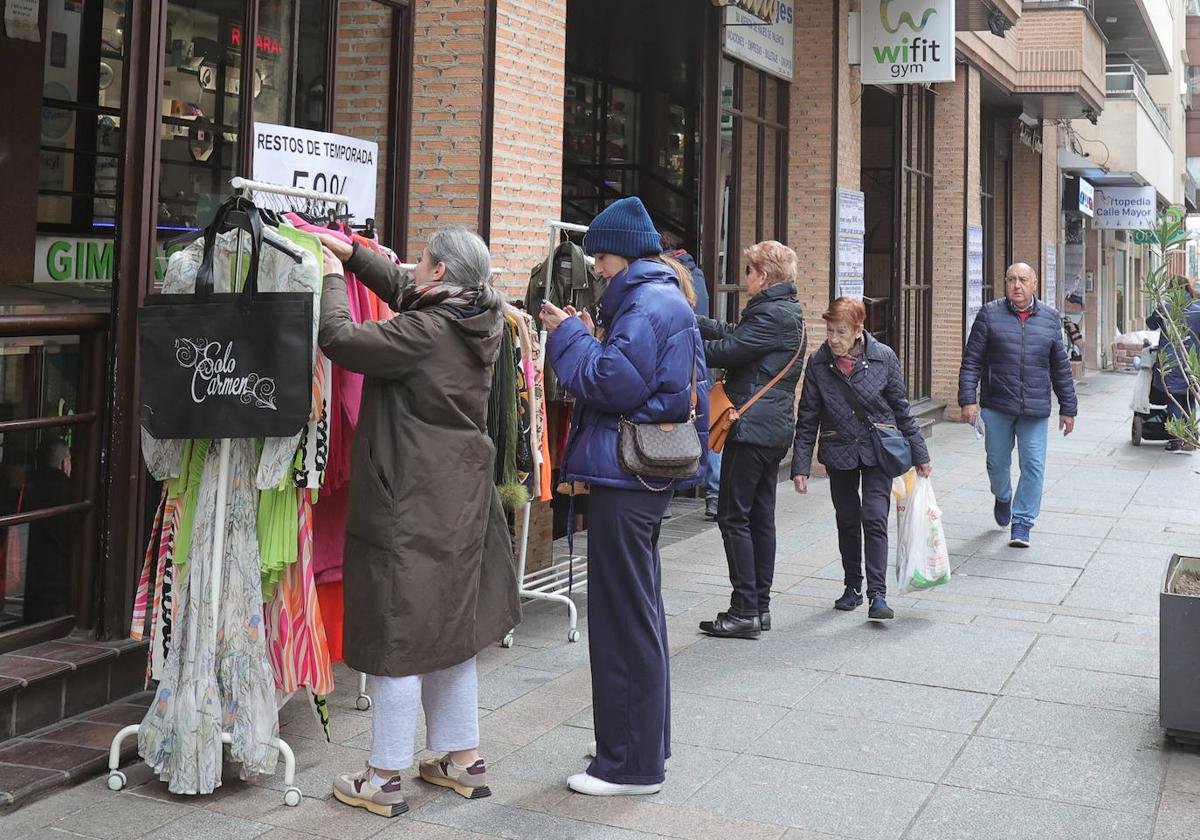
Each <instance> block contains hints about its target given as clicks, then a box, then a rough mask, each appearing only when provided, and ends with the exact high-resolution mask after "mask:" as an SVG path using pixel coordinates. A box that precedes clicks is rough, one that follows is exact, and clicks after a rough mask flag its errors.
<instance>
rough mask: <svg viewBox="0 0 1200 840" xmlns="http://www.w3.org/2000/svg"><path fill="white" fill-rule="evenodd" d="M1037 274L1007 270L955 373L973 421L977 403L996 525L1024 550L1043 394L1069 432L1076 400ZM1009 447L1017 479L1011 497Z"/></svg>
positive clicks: (1038, 487) (1044, 409)
mask: <svg viewBox="0 0 1200 840" xmlns="http://www.w3.org/2000/svg"><path fill="white" fill-rule="evenodd" d="M1037 285H1038V278H1037V273H1036V272H1035V271H1034V270H1033V268H1031V267H1030V266H1028V265H1026V264H1025V263H1016V264H1015V265H1012V266H1010V267H1009V269H1008V271H1007V273H1006V274H1005V278H1004V287H1005V295H1006V296H1005V297H1004V298H1001V299H1000V300H994V301H992V302H991V303H989V304H987V305H986V306H984V307H983V308H982V309H981V310H979V314H978V315H977V316H976V318H975V324H974V325H973V326H972V327H971V336H970V338H969V339H967V346H966V349H965V350H963V360H962V368H961V369H960V370H959V372H958V404H959V405H960V406H961V407H962V416H963V420H964V421H965V422H967V423H972V424H974V423H975V421H976V418H977V417H978V415H979V412H980V408H979V406H980V405H982V406H983V409H982V413H983V422H984V428H985V439H984V447H985V448H986V450H987V469H988V477H989V478H990V479H991V485H992V495H993V496H995V497H996V503H995V506H994V509H993V512H994V514H995V517H996V524H997V525H999V526H1000V527H1001V528H1003V527H1006V526H1008V525H1009V524H1010V523H1011V525H1012V532H1011V540H1010V541H1009V545H1011V546H1013V547H1014V548H1028V547H1029V532H1030V529H1032V528H1033V523H1034V520H1035V519H1037V515H1038V513H1039V512H1040V510H1041V506H1042V482H1043V477H1044V475H1045V468H1046V433H1047V422H1046V418H1048V417H1049V416H1050V409H1051V403H1050V392H1051V390H1053V392H1054V394H1055V395H1056V396H1057V397H1058V414H1059V418H1058V425H1059V428H1060V429H1062V430H1063V434H1064V435H1069V434H1071V432H1072V431H1074V430H1075V415H1076V414H1077V412H1078V402H1077V400H1076V399H1075V381H1074V379H1072V377H1071V363H1070V362H1069V361H1068V360H1067V351H1066V348H1065V347H1064V346H1063V341H1062V324H1061V321H1060V320H1059V316H1058V313H1057V312H1055V311H1054V309H1053V308H1051V307H1050V306H1047V305H1046V304H1044V303H1042V302H1041V301H1039V300H1038V299H1037V296H1036V292H1037ZM1014 442H1015V443H1016V446H1017V452H1018V455H1019V457H1020V465H1021V478H1020V481H1019V482H1018V483H1017V493H1016V495H1015V496H1014V495H1013V492H1012V472H1011V470H1012V450H1013V444H1014Z"/></svg>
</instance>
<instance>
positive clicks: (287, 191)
mask: <svg viewBox="0 0 1200 840" xmlns="http://www.w3.org/2000/svg"><path fill="white" fill-rule="evenodd" d="M229 183H230V186H231V187H233V189H234V190H235V191H237V192H253V193H269V194H273V195H285V196H291V197H293V198H303V199H307V200H308V201H314V202H321V203H325V204H332V205H333V206H334V209H335V211H336V209H337V208H338V207H342V208H347V207H349V202H348V201H347V200H346V198H345V197H344V196H340V195H333V194H332V193H320V192H314V191H312V190H302V189H298V188H296V187H284V186H280V185H279V184H269V183H266V182H265V181H251V180H249V179H246V178H234V179H233V180H232V181H230V182H229ZM241 236H242V234H241V231H238V249H237V265H236V268H235V271H234V275H233V276H234V277H241V275H242V249H241ZM230 446H231V444H230V440H229V438H222V439H221V454H220V460H219V461H218V467H217V500H216V510H215V511H214V515H213V518H214V519H215V520H216V522H217V523H218V526H217V528H216V530H215V533H214V534H213V552H212V562H213V569H212V590H213V596H212V613H213V616H212V617H213V627H212V632H213V637H214V638H213V647H214V649H215V648H216V637H217V633H218V628H219V626H220V623H221V621H220V619H221V575H222V572H223V560H222V558H223V555H224V553H225V518H226V507H227V505H228V496H229V460H230ZM364 679H365V677H364ZM368 703H369V700H368ZM140 729H141V725H140V724H133V725H131V726H126V727H125V728H124V729H122V730H121V731H119V732H118V733H117V734H116V735H115V736H114V737H113V740H112V746H111V747H110V748H109V751H108V770H109V773H108V789H109V790H113V791H118V790H121V789H122V788H124V787H125V785H126V784H127V783H128V781H129V780H128V779H127V778H126V777H125V774H124V773H122V772H121V770H120V769H119V768H120V766H121V744H122V743H123V742H124V741H125V739H126V738H132V737H135V736H137V734H138V732H139V730H140ZM221 743H223V744H231V743H233V738H232V736H231V735H230V734H229V733H228V732H222V733H221ZM271 746H272V747H274V748H275V749H277V750H279V754H280V755H281V756H282V757H283V783H284V785H286V789H285V791H284V794H283V801H284V804H285V805H288V806H289V807H293V808H294V807H296V806H297V805H299V804H300V802H301V801H302V800H303V799H304V794H303V793H302V792H301V791H300V788H298V787H296V754H295V753H294V752H293V751H292V748H291V747H290V746H289V745H288V743H287V742H286V741H284V740H283V739H282V738H279V737H276V738H272V739H271Z"/></svg>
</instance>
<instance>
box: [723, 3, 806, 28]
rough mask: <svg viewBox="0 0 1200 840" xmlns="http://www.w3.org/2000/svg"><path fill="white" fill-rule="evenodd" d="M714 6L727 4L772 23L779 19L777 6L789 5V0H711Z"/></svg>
mask: <svg viewBox="0 0 1200 840" xmlns="http://www.w3.org/2000/svg"><path fill="white" fill-rule="evenodd" d="M712 3H713V5H714V6H729V7H731V8H735V9H742V10H743V11H746V12H749V13H750V14H752V15H754V16H755V17H756V18H758V19H759V20H761V21H764V22H766V23H773V22H775V21H777V20H779V7H780V6H784V5H787V6H791V5H792V3H791V0H784V1H783V2H780V0H712Z"/></svg>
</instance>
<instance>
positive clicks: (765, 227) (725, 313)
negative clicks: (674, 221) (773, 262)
mask: <svg viewBox="0 0 1200 840" xmlns="http://www.w3.org/2000/svg"><path fill="white" fill-rule="evenodd" d="M720 85H721V127H720V132H721V154H720V160H719V167H720V184H719V194H718V200H720V201H721V213H720V218H721V229H720V232H719V235H718V242H717V251H718V260H717V266H718V281H717V286H716V305H715V307H714V312H716V313H719V316H721V317H726V318H731V319H735V318H736V317H737V315H738V312H739V310H740V308H741V305H742V304H744V302H745V301H743V300H741V288H742V287H741V282H742V274H743V271H744V260H743V258H742V251H743V250H744V249H745V248H747V247H749V246H750V245H753V244H754V243H755V242H760V241H762V240H764V239H778V240H781V241H782V240H784V239H785V238H786V232H785V228H786V219H787V214H786V213H785V212H784V201H785V197H786V192H785V189H784V185H785V184H786V180H785V179H786V177H787V167H786V166H785V165H784V161H786V160H787V154H786V149H787V129H786V122H787V120H786V114H787V98H786V97H787V89H788V87H787V85H786V84H785V83H783V82H780V81H779V80H777V79H775V78H774V77H773V76H769V75H767V74H766V73H763V72H761V71H758V70H755V69H753V68H751V67H748V66H746V65H744V64H741V63H740V62H736V61H732V60H731V59H728V58H725V59H722V61H721V80H720Z"/></svg>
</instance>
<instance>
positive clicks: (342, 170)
mask: <svg viewBox="0 0 1200 840" xmlns="http://www.w3.org/2000/svg"><path fill="white" fill-rule="evenodd" d="M378 173H379V144H378V143H374V142H372V141H370V140H359V139H357V138H355V137H346V136H343V135H341V134H329V133H326V132H323V131H309V130H308V129H306V128H292V127H290V126H286V125H272V124H270V123H259V122H256V123H255V124H254V180H256V181H267V182H269V183H272V184H279V185H281V186H285V187H299V188H300V189H303V190H313V191H314V192H322V193H331V194H333V195H340V196H345V198H346V200H347V202H348V204H349V208H350V209H349V213H350V215H351V216H353V217H354V219H355V220H356V221H358V222H363V221H365V220H367V219H373V218H375V194H376V185H377V183H378Z"/></svg>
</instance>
